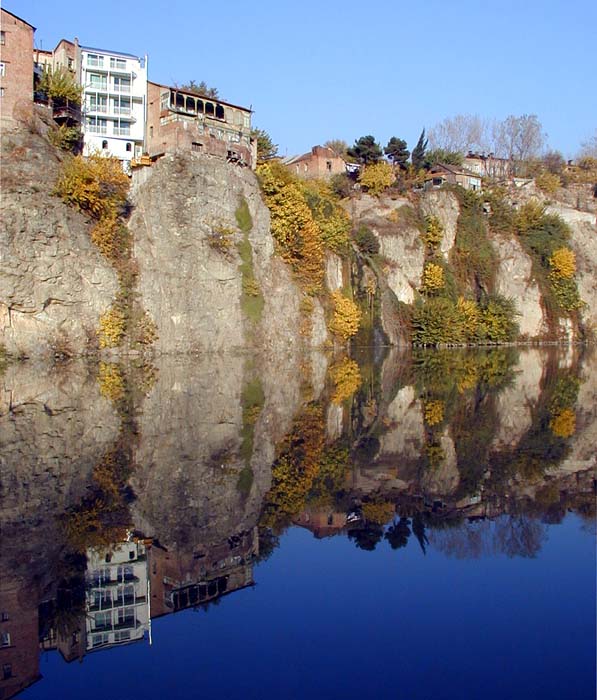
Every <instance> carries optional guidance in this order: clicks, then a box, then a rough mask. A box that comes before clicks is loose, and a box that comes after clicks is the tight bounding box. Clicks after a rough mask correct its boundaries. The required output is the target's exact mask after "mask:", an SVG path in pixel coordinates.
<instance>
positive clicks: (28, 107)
mask: <svg viewBox="0 0 597 700" xmlns="http://www.w3.org/2000/svg"><path fill="white" fill-rule="evenodd" d="M34 32H35V27H34V26H32V25H31V24H29V22H26V21H25V20H24V19H21V18H20V17H17V15H14V14H13V13H12V12H9V11H8V10H5V9H4V8H2V9H0V122H2V124H3V126H8V125H9V124H11V123H13V122H15V121H22V120H23V119H27V117H30V116H31V114H32V113H33V34H34Z"/></svg>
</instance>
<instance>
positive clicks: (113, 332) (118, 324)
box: [99, 306, 126, 348]
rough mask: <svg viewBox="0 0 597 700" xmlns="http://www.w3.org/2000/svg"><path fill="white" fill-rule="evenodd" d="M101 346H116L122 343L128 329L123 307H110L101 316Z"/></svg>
mask: <svg viewBox="0 0 597 700" xmlns="http://www.w3.org/2000/svg"><path fill="white" fill-rule="evenodd" d="M99 325H100V329H99V344H100V348H115V347H116V346H117V345H119V344H120V341H121V340H122V338H123V337H124V333H125V331H126V319H125V317H124V313H123V312H122V311H121V309H119V308H117V307H114V306H112V307H110V308H109V309H108V310H107V311H106V312H105V313H103V314H102V315H101V316H100V322H99Z"/></svg>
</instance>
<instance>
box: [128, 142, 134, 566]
mask: <svg viewBox="0 0 597 700" xmlns="http://www.w3.org/2000/svg"><path fill="white" fill-rule="evenodd" d="M126 150H127V151H132V150H133V146H132V144H130V143H127V145H126ZM134 558H135V553H134V552H129V559H134Z"/></svg>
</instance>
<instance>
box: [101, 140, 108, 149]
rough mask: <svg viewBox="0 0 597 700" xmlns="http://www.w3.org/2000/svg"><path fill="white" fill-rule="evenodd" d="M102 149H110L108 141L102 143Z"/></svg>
mask: <svg viewBox="0 0 597 700" xmlns="http://www.w3.org/2000/svg"><path fill="white" fill-rule="evenodd" d="M102 148H108V142H107V141H106V139H104V140H103V141H102Z"/></svg>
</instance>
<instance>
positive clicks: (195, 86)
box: [180, 80, 220, 100]
mask: <svg viewBox="0 0 597 700" xmlns="http://www.w3.org/2000/svg"><path fill="white" fill-rule="evenodd" d="M180 89H181V90H185V91H186V92H192V93H194V94H195V95H202V96H203V97H211V98H212V99H214V100H217V99H218V97H219V96H220V95H219V93H218V88H215V87H210V86H209V85H208V84H207V83H206V82H205V80H202V81H201V82H200V83H197V82H196V81H195V80H190V81H189V82H188V83H185V84H184V85H181V87H180Z"/></svg>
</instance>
